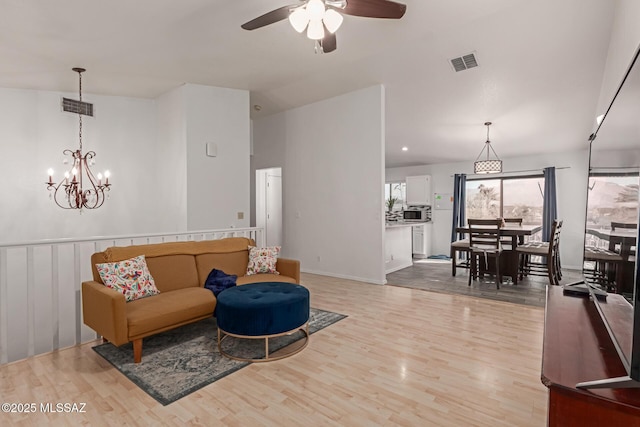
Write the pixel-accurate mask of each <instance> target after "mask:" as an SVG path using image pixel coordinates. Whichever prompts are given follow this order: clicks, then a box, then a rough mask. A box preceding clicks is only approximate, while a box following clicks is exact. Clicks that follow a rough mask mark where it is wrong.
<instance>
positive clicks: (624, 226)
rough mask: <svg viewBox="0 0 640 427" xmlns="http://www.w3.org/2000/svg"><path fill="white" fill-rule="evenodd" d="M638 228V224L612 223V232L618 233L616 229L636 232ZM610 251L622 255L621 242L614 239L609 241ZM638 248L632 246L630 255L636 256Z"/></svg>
mask: <svg viewBox="0 0 640 427" xmlns="http://www.w3.org/2000/svg"><path fill="white" fill-rule="evenodd" d="M637 228H638V224H633V223H629V222H615V221H611V231H616V229H618V230H620V229H625V230H636V229H637ZM609 250H610V251H613V252H617V253H620V242H619V241H618V242H616V241H615V240H614V239H611V240H609ZM635 253H636V247H635V246H632V247H631V251H630V252H629V254H630V255H635Z"/></svg>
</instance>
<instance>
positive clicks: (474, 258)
mask: <svg viewBox="0 0 640 427" xmlns="http://www.w3.org/2000/svg"><path fill="white" fill-rule="evenodd" d="M468 224H469V256H470V262H469V264H470V265H469V283H468V285H469V286H471V281H472V280H473V279H475V278H477V277H478V276H482V275H483V274H484V273H487V272H489V258H492V259H494V260H495V277H496V287H497V288H498V289H500V283H501V282H502V275H501V274H500V255H501V254H502V243H501V242H500V227H501V226H502V219H501V218H496V219H469V220H468ZM479 259H480V260H481V261H482V264H479V263H478V260H479ZM483 267H484V268H483Z"/></svg>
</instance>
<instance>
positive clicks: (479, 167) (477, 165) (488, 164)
mask: <svg viewBox="0 0 640 427" xmlns="http://www.w3.org/2000/svg"><path fill="white" fill-rule="evenodd" d="M484 125H485V126H486V127H487V140H486V142H485V143H484V147H483V148H482V151H480V154H478V157H477V158H476V161H475V162H474V163H473V173H476V174H489V173H501V172H502V160H500V158H499V157H498V155H497V154H496V152H495V151H494V150H493V147H492V146H491V141H490V140H489V126H491V125H492V123H491V122H485V123H484ZM485 151H486V152H487V158H486V159H484V160H479V159H480V157H481V156H482V153H484V152H485ZM491 153H493V155H494V156H495V159H492V158H491V157H490V155H491Z"/></svg>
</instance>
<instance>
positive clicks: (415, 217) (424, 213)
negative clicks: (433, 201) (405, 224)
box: [403, 209, 429, 222]
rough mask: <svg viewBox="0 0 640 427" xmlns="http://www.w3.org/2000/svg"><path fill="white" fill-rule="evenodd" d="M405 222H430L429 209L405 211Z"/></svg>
mask: <svg viewBox="0 0 640 427" xmlns="http://www.w3.org/2000/svg"><path fill="white" fill-rule="evenodd" d="M403 215H404V220H405V221H416V222H425V221H429V215H428V209H407V210H406V211H403Z"/></svg>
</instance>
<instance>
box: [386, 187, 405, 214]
mask: <svg viewBox="0 0 640 427" xmlns="http://www.w3.org/2000/svg"><path fill="white" fill-rule="evenodd" d="M406 188H407V185H406V184H405V183H404V182H387V183H386V184H385V185H384V200H385V207H386V209H387V210H388V211H389V210H394V211H401V210H403V209H404V208H405V199H406V194H407V192H406ZM390 200H393V208H392V209H389V207H390V205H391V204H392V203H390Z"/></svg>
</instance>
